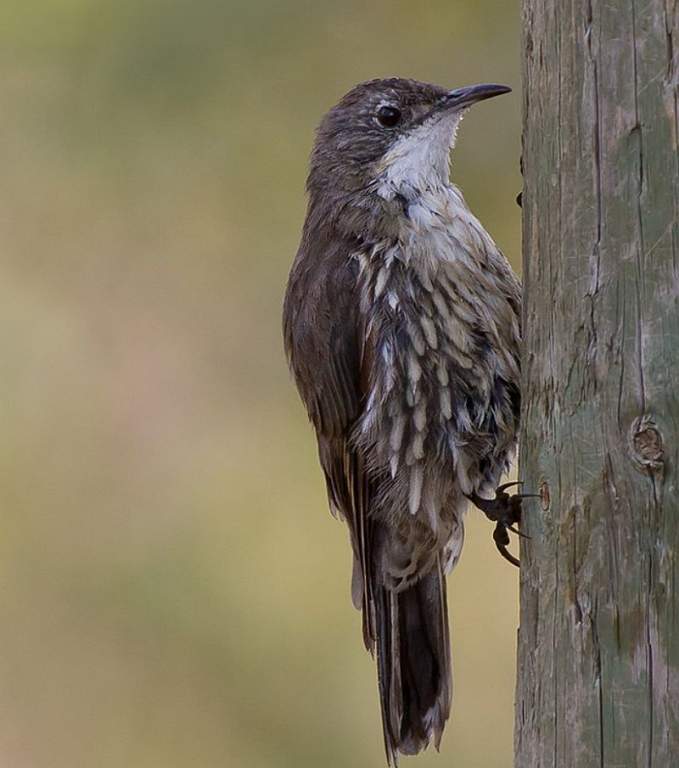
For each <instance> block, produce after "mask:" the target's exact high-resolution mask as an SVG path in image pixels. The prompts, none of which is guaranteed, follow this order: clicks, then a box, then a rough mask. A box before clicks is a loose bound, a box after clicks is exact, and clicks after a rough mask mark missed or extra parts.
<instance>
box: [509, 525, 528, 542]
mask: <svg viewBox="0 0 679 768" xmlns="http://www.w3.org/2000/svg"><path fill="white" fill-rule="evenodd" d="M507 530H508V531H511V532H512V533H515V534H516V535H517V536H520V537H521V538H522V539H530V536H529V535H528V534H527V533H521V531H520V530H519V529H518V528H515V527H514V526H513V525H508V526H507Z"/></svg>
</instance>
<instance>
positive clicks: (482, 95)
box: [440, 83, 512, 110]
mask: <svg viewBox="0 0 679 768" xmlns="http://www.w3.org/2000/svg"><path fill="white" fill-rule="evenodd" d="M511 90H512V89H511V88H510V87H509V86H508V85H498V84H497V83H481V84H480V85H467V86H465V87H464V88H456V89H455V90H454V91H450V93H449V94H448V95H447V96H444V97H443V99H442V100H441V103H440V108H441V109H445V110H449V109H455V110H458V109H467V107H471V106H472V104H476V102H477V101H483V100H484V99H492V98H493V96H501V95H502V94H503V93H509V92H510V91H511Z"/></svg>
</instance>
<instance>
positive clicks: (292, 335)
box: [283, 241, 375, 651]
mask: <svg viewBox="0 0 679 768" xmlns="http://www.w3.org/2000/svg"><path fill="white" fill-rule="evenodd" d="M354 248H355V246H354ZM351 253H352V244H351V243H350V242H346V241H345V242H342V241H333V242H326V243H318V242H317V243H314V244H310V243H308V242H306V241H303V243H302V247H301V248H300V252H299V253H298V255H297V259H296V260H295V263H294V264H293V267H292V271H291V273H290V278H289V281H288V288H287V292H286V296H285V304H284V308H283V331H284V337H285V348H286V353H287V356H288V360H289V363H290V367H291V369H292V372H293V375H294V377H295V382H296V384H297V389H298V390H299V393H300V396H301V398H302V400H303V402H304V404H305V406H306V409H307V412H308V414H309V418H310V419H311V422H312V423H313V425H314V428H315V430H316V437H317V439H318V454H319V458H320V462H321V466H322V468H323V472H324V473H325V479H326V485H327V489H328V499H329V503H330V507H331V510H332V511H333V514H339V515H340V517H342V518H343V519H344V520H346V522H347V525H348V526H349V531H350V535H351V543H352V547H353V551H354V575H353V578H352V595H353V598H354V603H355V604H356V606H357V607H359V606H361V607H362V608H363V637H364V641H365V644H366V647H367V648H368V649H369V650H371V651H372V649H373V647H374V641H375V632H374V619H373V615H372V614H373V611H372V609H371V605H372V596H371V594H370V592H371V588H370V581H371V580H370V578H369V570H368V569H369V567H370V563H369V553H370V530H369V528H370V524H369V517H368V512H369V508H370V497H371V488H370V479H369V477H368V474H367V471H366V462H365V458H364V457H363V456H361V455H360V453H358V452H357V451H356V449H355V448H354V447H353V446H352V445H351V440H350V437H351V432H352V429H353V427H354V424H355V423H356V420H357V418H358V417H359V415H360V412H361V408H362V403H363V398H364V394H365V393H364V390H363V387H362V385H361V367H362V363H363V364H365V360H364V352H365V350H364V346H365V345H364V343H363V337H364V332H363V327H362V323H361V318H360V311H359V296H358V292H357V285H356V277H357V265H356V262H355V261H354V260H353V259H352V258H351Z"/></svg>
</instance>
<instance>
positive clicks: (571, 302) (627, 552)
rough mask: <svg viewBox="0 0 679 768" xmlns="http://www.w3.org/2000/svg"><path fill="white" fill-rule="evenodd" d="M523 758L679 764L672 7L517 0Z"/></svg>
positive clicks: (678, 187) (678, 380)
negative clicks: (530, 494) (520, 52)
mask: <svg viewBox="0 0 679 768" xmlns="http://www.w3.org/2000/svg"><path fill="white" fill-rule="evenodd" d="M523 30H524V41H523V42H524V51H525V65H524V137H523V140H524V146H523V166H524V177H525V188H524V192H523V217H524V220H523V224H524V282H525V316H524V333H525V349H524V356H523V376H524V379H523V381H524V413H523V437H522V447H521V460H520V474H521V476H522V479H523V480H525V481H526V486H525V489H526V491H533V490H535V491H538V492H539V493H541V495H542V499H541V500H539V501H535V502H528V503H526V504H525V505H524V510H525V514H524V521H523V529H524V531H525V532H526V533H527V534H528V535H529V536H530V537H531V538H530V539H528V540H524V541H523V542H522V547H521V549H522V552H521V563H522V567H521V627H520V632H519V658H518V662H519V672H518V684H517V703H516V707H517V709H516V732H515V742H516V763H515V766H516V768H538V766H539V768H591V767H592V766H597V767H599V768H641V766H643V767H644V768H677V766H679V488H678V481H679V145H678V133H679V120H678V115H679V106H678V101H679V94H678V90H679V89H678V84H679V4H678V3H677V0H606V1H605V2H604V0H589V1H588V0H523Z"/></svg>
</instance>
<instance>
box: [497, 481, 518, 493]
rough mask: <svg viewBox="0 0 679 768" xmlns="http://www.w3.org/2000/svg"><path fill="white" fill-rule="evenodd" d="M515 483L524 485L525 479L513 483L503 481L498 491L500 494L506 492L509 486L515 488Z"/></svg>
mask: <svg viewBox="0 0 679 768" xmlns="http://www.w3.org/2000/svg"><path fill="white" fill-rule="evenodd" d="M515 485H523V480H514V481H513V482H511V483H503V484H502V485H499V486H498V488H497V491H496V493H497V494H498V495H499V494H501V493H504V492H505V491H506V490H507V488H513V487H514V486H515Z"/></svg>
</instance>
